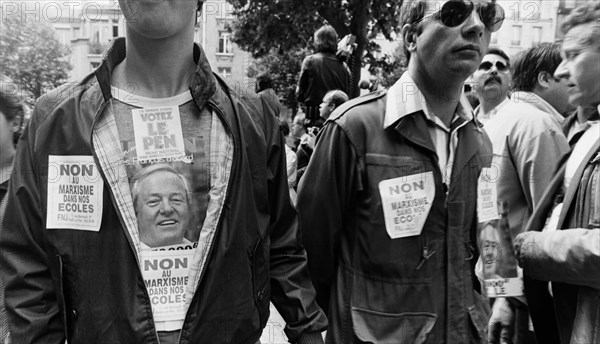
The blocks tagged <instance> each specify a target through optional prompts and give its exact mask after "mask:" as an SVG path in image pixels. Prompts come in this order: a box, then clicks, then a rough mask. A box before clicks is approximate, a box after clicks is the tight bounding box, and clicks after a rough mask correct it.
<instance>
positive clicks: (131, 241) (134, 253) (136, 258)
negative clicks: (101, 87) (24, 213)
mask: <svg viewBox="0 0 600 344" xmlns="http://www.w3.org/2000/svg"><path fill="white" fill-rule="evenodd" d="M108 104H109V101H106V100H105V101H104V102H102V105H101V106H100V109H99V110H98V112H96V115H95V116H94V122H93V123H92V129H91V131H90V146H91V149H92V156H93V157H94V163H95V164H96V166H98V171H99V172H100V174H101V175H102V179H103V180H105V181H107V178H106V174H105V173H104V170H103V169H102V168H101V167H102V165H100V163H99V160H98V157H97V156H96V148H95V147H94V128H95V127H96V124H97V123H98V119H99V118H100V115H101V114H102V113H103V112H104V109H105V108H106V106H107V105H108ZM108 194H109V195H110V199H111V201H112V203H113V205H114V204H117V202H116V200H115V195H114V194H113V190H112V187H111V185H110V184H109V185H108ZM116 213H117V218H118V219H119V222H120V223H121V228H122V229H123V230H124V231H125V237H126V238H127V242H129V247H130V248H131V250H132V251H133V256H134V257H135V260H136V262H137V265H138V268H139V267H141V262H140V258H139V257H138V254H137V251H136V250H135V245H134V244H133V239H132V238H131V236H130V234H129V230H127V225H126V224H125V221H123V217H122V216H121V211H120V210H119V211H117V212H116ZM139 271H140V274H141V270H139ZM142 292H143V293H144V294H145V295H146V298H147V299H148V300H150V295H149V294H148V289H146V288H143V291H142ZM151 307H152V306H151ZM150 321H151V322H152V325H153V327H154V335H155V337H156V343H160V339H159V337H158V331H157V330H156V324H155V323H154V316H152V317H151V319H150Z"/></svg>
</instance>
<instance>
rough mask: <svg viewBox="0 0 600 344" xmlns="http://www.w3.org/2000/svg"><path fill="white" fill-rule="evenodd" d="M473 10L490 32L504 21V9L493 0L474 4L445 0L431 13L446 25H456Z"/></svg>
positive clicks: (461, 0)
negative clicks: (437, 9) (438, 9)
mask: <svg viewBox="0 0 600 344" xmlns="http://www.w3.org/2000/svg"><path fill="white" fill-rule="evenodd" d="M473 10H475V11H477V13H478V14H479V18H481V22H483V24H484V25H485V27H486V29H488V30H489V31H490V32H496V31H498V30H500V27H501V26H502V23H503V22H504V9H502V6H500V5H498V4H497V3H494V2H484V3H476V4H475V3H473V1H470V0H469V1H463V0H458V1H453V0H451V1H448V2H446V3H445V4H444V5H443V6H442V9H441V10H440V11H438V12H436V13H433V14H432V15H435V16H436V18H438V19H439V20H440V21H441V22H442V24H444V25H446V26H447V27H457V26H459V25H460V24H462V23H464V22H465V21H466V20H467V19H469V17H470V16H471V13H472V12H473ZM427 17H428V16H425V17H424V18H423V19H425V18H427Z"/></svg>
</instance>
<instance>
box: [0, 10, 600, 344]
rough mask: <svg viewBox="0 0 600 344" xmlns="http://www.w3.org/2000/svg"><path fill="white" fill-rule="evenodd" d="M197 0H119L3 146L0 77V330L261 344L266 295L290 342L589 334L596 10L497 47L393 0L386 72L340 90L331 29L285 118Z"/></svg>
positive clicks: (455, 23)
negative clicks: (110, 34) (85, 70)
mask: <svg viewBox="0 0 600 344" xmlns="http://www.w3.org/2000/svg"><path fill="white" fill-rule="evenodd" d="M202 2H203V1H198V2H195V1H152V2H143V3H140V2H137V1H133V0H120V1H119V5H120V7H121V10H122V12H123V14H124V16H125V18H127V19H128V20H127V21H126V28H127V30H126V35H125V37H124V38H118V39H115V40H114V41H113V42H112V45H111V47H110V48H109V49H108V50H107V52H106V54H105V56H104V58H103V61H102V63H101V65H100V66H99V67H98V68H97V69H96V70H95V71H94V72H93V73H92V74H91V75H89V76H88V77H86V78H85V79H84V80H82V81H81V82H80V83H78V84H77V85H65V86H63V87H60V88H58V89H56V90H54V91H51V92H50V93H49V94H46V95H44V96H42V97H41V98H40V99H39V100H38V101H37V103H36V105H35V108H34V110H33V114H32V116H31V119H30V121H29V123H28V124H27V126H26V129H25V130H24V132H23V134H22V135H21V133H20V128H21V127H22V125H21V123H19V120H18V119H19V118H21V117H22V112H23V108H22V105H21V104H20V102H19V100H18V99H16V98H15V97H14V95H12V94H9V93H7V92H5V90H6V89H8V88H5V87H4V86H2V87H0V112H1V116H0V121H1V124H2V125H1V126H0V129H1V130H2V132H1V134H2V135H1V136H0V139H1V142H2V144H1V146H0V148H1V149H2V150H1V152H2V155H1V156H0V158H2V166H1V167H2V169H1V172H2V173H1V174H0V177H2V179H1V180H0V182H1V184H0V192H1V193H0V282H1V283H0V305H1V306H0V310H1V312H0V335H1V336H2V337H1V338H0V340H1V343H44V344H53V343H56V344H62V343H64V342H65V341H67V342H69V343H81V344H88V343H111V344H113V343H127V344H129V343H155V344H171V343H210V344H217V343H248V344H257V343H260V337H261V333H262V330H263V329H264V327H265V325H266V323H267V321H268V319H269V305H270V303H271V302H272V303H273V304H274V305H275V307H276V308H277V310H278V311H279V313H280V314H281V315H282V317H283V319H284V320H285V322H286V325H285V333H286V335H287V338H288V340H289V341H290V343H298V344H314V343H323V342H327V343H332V344H338V343H386V344H387V343H390V344H392V343H393V344H396V343H398V344H401V343H419V344H422V343H426V344H439V343H447V344H455V343H491V344H494V343H498V344H500V343H506V344H509V343H512V344H536V343H537V344H548V343H549V344H553V343H557V344H595V343H600V331H599V329H600V115H599V113H598V111H599V110H600V63H599V61H600V2H599V1H590V2H588V3H586V4H583V5H581V6H579V7H577V8H576V9H574V10H573V11H572V13H571V14H570V15H569V16H568V17H567V18H566V19H565V21H564V22H563V23H562V27H561V29H562V32H563V34H564V37H563V39H562V41H561V42H560V43H552V42H548V43H541V44H538V45H535V46H532V47H531V48H528V49H526V50H525V51H523V52H521V53H519V54H518V55H516V56H512V57H509V56H508V54H506V53H505V52H504V51H502V50H501V49H499V48H496V47H490V46H489V43H490V37H491V34H492V33H493V32H496V31H498V30H499V29H500V27H501V26H502V24H503V21H504V17H505V15H504V9H503V8H502V7H501V6H500V5H499V4H497V3H496V2H495V1H446V2H443V4H442V6H441V7H439V6H435V5H436V4H434V2H433V1H429V0H411V1H404V4H403V11H402V18H401V21H402V27H401V30H400V34H401V36H402V42H403V47H404V52H405V56H406V58H407V69H406V72H404V73H403V74H402V76H401V77H400V78H399V79H398V80H397V82H396V83H395V84H394V85H393V86H391V87H390V88H389V89H383V88H380V87H378V86H374V87H371V85H367V86H368V87H369V88H370V91H371V92H370V93H368V94H366V95H364V96H362V97H358V98H355V99H349V98H350V97H349V92H350V91H349V90H350V89H352V88H351V87H350V85H349V83H350V80H351V78H350V71H349V70H348V67H347V66H346V64H345V63H344V62H343V61H342V60H340V59H339V58H338V57H337V56H336V47H337V41H338V37H337V34H336V32H335V30H333V28H332V27H331V26H328V25H326V26H324V27H322V28H320V29H319V30H318V31H317V32H316V33H315V37H314V39H315V48H316V51H317V52H316V53H315V54H314V55H310V56H308V57H307V58H306V59H305V60H304V61H303V63H302V70H301V73H300V76H299V85H298V92H297V96H298V99H299V101H300V102H301V103H302V105H303V111H302V113H301V114H299V115H297V116H296V117H294V118H293V122H292V124H291V128H290V125H289V124H288V123H287V122H286V121H285V120H281V119H280V118H278V117H279V116H280V113H281V108H282V107H281V104H280V103H279V100H278V99H277V94H276V92H275V90H274V85H273V83H272V81H271V80H270V78H269V76H268V75H266V74H261V75H259V76H258V77H257V88H256V92H257V94H256V95H255V94H238V93H236V92H235V91H234V90H233V89H231V88H230V87H229V86H228V85H227V83H226V82H225V81H224V80H222V79H221V78H220V77H219V76H218V75H217V74H216V73H213V72H212V70H211V67H210V65H209V63H208V60H207V58H206V55H205V53H204V51H203V49H202V47H201V46H200V45H197V44H196V43H194V26H195V18H196V16H197V11H200V9H201V5H202ZM129 19H135V20H129ZM467 79H470V80H471V84H472V90H473V91H472V93H471V98H470V99H469V98H467V94H466V93H465V82H466V81H467ZM132 83H134V84H136V85H137V86H138V87H137V88H136V89H137V92H136V93H135V94H132V93H129V92H127V91H126V90H125V88H123V85H128V84H132ZM473 104H477V105H476V106H472V105H473ZM17 141H18V143H17ZM15 147H16V154H15ZM13 157H14V162H13ZM10 170H12V174H10V179H9V178H8V176H9V173H8V171H10Z"/></svg>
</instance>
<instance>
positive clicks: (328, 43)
mask: <svg viewBox="0 0 600 344" xmlns="http://www.w3.org/2000/svg"><path fill="white" fill-rule="evenodd" d="M314 40H315V49H317V51H318V52H330V53H335V52H336V51H337V40H338V35H337V32H335V29H334V28H333V27H331V26H330V25H323V26H321V28H319V29H318V30H317V32H315V36H314Z"/></svg>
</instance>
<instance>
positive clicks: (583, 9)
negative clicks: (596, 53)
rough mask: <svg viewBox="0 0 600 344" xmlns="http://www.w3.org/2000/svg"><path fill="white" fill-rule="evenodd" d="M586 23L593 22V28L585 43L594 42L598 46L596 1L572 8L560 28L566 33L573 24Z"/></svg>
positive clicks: (599, 11) (598, 9) (599, 9)
mask: <svg viewBox="0 0 600 344" xmlns="http://www.w3.org/2000/svg"><path fill="white" fill-rule="evenodd" d="M588 23H593V24H594V25H595V28H594V29H593V30H590V31H591V32H590V35H589V37H588V40H589V41H588V42H586V43H587V44H591V43H595V44H597V45H599V46H600V2H598V1H593V2H587V3H585V4H583V5H581V6H578V7H576V8H575V9H573V11H571V14H569V15H568V16H567V17H566V18H565V21H564V22H563V23H562V25H561V27H560V29H561V31H562V32H563V33H564V34H566V33H567V32H569V30H571V29H572V28H574V27H575V26H579V25H583V24H588Z"/></svg>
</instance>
